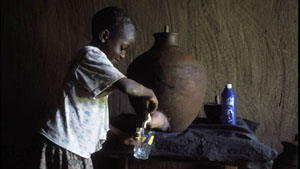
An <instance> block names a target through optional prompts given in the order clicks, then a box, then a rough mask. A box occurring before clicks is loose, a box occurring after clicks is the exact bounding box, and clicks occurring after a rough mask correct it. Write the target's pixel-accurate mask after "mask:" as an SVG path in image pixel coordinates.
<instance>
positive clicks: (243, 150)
mask: <svg viewBox="0 0 300 169" xmlns="http://www.w3.org/2000/svg"><path fill="white" fill-rule="evenodd" d="M201 120H202V121H201ZM199 121H200V122H199ZM257 126H258V123H256V122H252V121H250V120H246V119H242V118H237V125H222V124H213V123H209V122H207V121H205V119H198V122H194V123H193V124H191V125H190V126H189V128H188V129H186V130H185V131H183V132H178V133H166V132H156V134H155V139H154V145H153V146H152V150H151V155H153V156H156V155H157V156H162V157H163V156H166V157H175V158H176V157H177V158H182V157H185V158H189V159H195V160H200V159H205V158H207V159H209V160H211V161H220V162H225V161H226V162H237V161H259V162H269V161H272V160H273V159H275V158H276V156H277V152H276V150H274V149H273V148H271V147H269V146H266V145H264V144H262V143H260V142H259V141H258V140H257V139H256V137H255V135H254V131H255V130H256V128H257Z"/></svg>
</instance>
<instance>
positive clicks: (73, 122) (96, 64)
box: [40, 46, 125, 158]
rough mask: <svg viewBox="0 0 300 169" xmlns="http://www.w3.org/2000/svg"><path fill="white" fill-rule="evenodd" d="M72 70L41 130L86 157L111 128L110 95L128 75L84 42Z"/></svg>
mask: <svg viewBox="0 0 300 169" xmlns="http://www.w3.org/2000/svg"><path fill="white" fill-rule="evenodd" d="M79 57H80V58H81V59H80V61H79V62H78V64H75V65H74V67H73V69H72V71H70V72H69V74H68V76H67V77H70V78H68V80H67V83H66V85H65V87H64V88H63V90H62V93H61V97H60V99H59V103H58V106H57V109H56V111H55V112H52V113H50V114H49V116H48V118H47V120H46V121H45V123H44V124H43V125H42V127H41V131H40V133H41V134H43V135H44V136H45V137H47V138H48V139H49V140H50V141H52V142H54V143H55V144H57V145H59V146H61V147H63V148H65V149H67V150H69V151H71V152H73V153H75V154H77V155H79V156H82V157H84V158H90V155H91V154H92V153H94V152H95V151H98V150H100V149H101V148H102V144H103V143H104V141H105V140H106V134H107V131H108V130H109V112H108V95H109V93H110V91H111V90H112V84H113V83H115V82H116V81H118V80H119V79H121V78H123V77H125V76H124V75H123V74H122V73H121V72H120V71H119V70H118V69H116V68H115V67H114V66H113V64H112V63H111V62H110V60H109V59H108V58H107V57H106V55H105V54H104V53H103V52H102V51H100V50H99V49H98V48H96V47H93V46H85V48H84V49H83V50H82V51H81V52H80V56H79Z"/></svg>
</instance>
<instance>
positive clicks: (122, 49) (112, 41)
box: [106, 31, 135, 64]
mask: <svg viewBox="0 0 300 169" xmlns="http://www.w3.org/2000/svg"><path fill="white" fill-rule="evenodd" d="M134 42H135V32H126V31H125V35H123V36H117V35H115V36H111V37H110V38H109V40H108V41H107V44H106V55H107V57H108V59H109V60H110V61H111V62H112V63H113V64H114V63H117V62H119V61H120V60H121V59H124V58H125V55H126V51H127V49H128V48H130V47H131V46H133V45H134Z"/></svg>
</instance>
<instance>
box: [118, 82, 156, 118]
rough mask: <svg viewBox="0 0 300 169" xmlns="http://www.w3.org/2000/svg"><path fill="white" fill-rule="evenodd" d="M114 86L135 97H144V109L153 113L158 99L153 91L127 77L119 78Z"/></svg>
mask: <svg viewBox="0 0 300 169" xmlns="http://www.w3.org/2000/svg"><path fill="white" fill-rule="evenodd" d="M115 86H116V87H117V88H118V89H119V90H121V91H122V92H124V93H126V94H128V95H130V96H135V97H144V98H145V99H146V102H147V104H146V109H147V111H148V112H149V113H151V114H152V113H154V112H155V111H156V109H157V107H158V101H157V98H156V96H155V94H154V92H153V91H152V90H151V89H149V88H147V87H145V86H143V85H141V84H139V83H138V82H136V81H134V80H131V79H128V78H121V79H120V80H118V81H117V82H116V83H115Z"/></svg>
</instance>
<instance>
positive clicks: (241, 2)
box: [1, 0, 298, 152]
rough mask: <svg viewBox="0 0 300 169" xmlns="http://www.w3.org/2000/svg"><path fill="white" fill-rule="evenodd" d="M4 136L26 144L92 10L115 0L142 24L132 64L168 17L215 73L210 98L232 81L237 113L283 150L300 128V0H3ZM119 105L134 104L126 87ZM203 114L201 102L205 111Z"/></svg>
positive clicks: (114, 108) (115, 109)
mask: <svg viewBox="0 0 300 169" xmlns="http://www.w3.org/2000/svg"><path fill="white" fill-rule="evenodd" d="M1 3H2V5H1V12H2V15H1V28H2V29H1V35H2V36H1V37H2V38H1V48H2V50H1V61H2V62H1V67H2V68H1V70H2V71H1V72H2V73H1V75H2V77H1V81H2V82H1V86H2V87H1V90H2V95H1V103H2V111H1V112H2V115H1V117H2V121H1V129H2V145H6V146H16V145H18V146H20V144H19V143H20V141H22V142H23V143H24V144H26V140H28V139H27V138H28V135H30V134H32V132H33V131H34V129H35V127H36V122H37V121H39V119H40V118H42V116H43V112H45V110H47V109H48V108H49V107H50V106H51V103H52V102H53V101H55V100H56V99H57V91H58V89H59V88H60V86H61V84H62V80H63V78H64V74H65V72H66V70H67V68H68V66H69V64H70V62H71V60H72V59H73V58H74V53H75V52H76V51H77V50H78V49H80V48H81V47H82V46H84V45H87V44H89V42H90V38H91V34H90V33H91V31H90V29H91V28H90V19H91V17H92V15H93V13H95V12H96V11H97V10H99V9H101V8H103V7H107V6H111V5H114V6H118V7H122V8H125V9H126V10H127V11H128V13H129V15H130V16H132V18H133V20H134V21H135V24H136V25H137V35H138V37H137V41H136V45H135V47H134V48H132V49H130V51H129V52H128V56H127V58H126V59H125V60H124V61H123V62H122V63H120V64H119V65H118V68H119V69H120V70H121V71H122V72H124V73H125V72H126V69H127V66H128V64H129V63H130V62H131V61H132V60H133V59H134V58H135V57H137V56H138V55H140V54H142V53H143V52H145V51H146V50H148V49H149V48H150V47H151V46H152V44H153V40H154V38H153V37H152V34H153V33H155V32H160V31H162V30H163V26H164V25H165V24H168V25H169V27H170V31H172V32H178V33H180V41H179V44H180V46H181V47H182V48H184V49H186V50H187V51H189V52H190V53H191V54H193V55H194V56H195V57H196V58H197V59H198V60H200V61H201V62H202V63H203V64H204V66H205V68H206V70H207V74H208V89H207V93H206V97H205V102H210V101H213V100H214V96H215V95H220V94H221V92H222V90H223V88H224V85H225V84H226V83H232V84H233V88H234V90H235V92H236V95H237V113H238V116H239V117H243V118H247V119H250V120H254V121H258V122H260V126H259V128H258V130H257V131H256V135H257V137H258V139H259V140H261V141H262V142H263V143H265V144H267V145H269V146H271V147H274V148H276V149H277V150H279V152H280V151H282V147H281V144H280V141H282V140H290V141H291V140H293V138H294V134H295V133H297V131H298V127H297V126H298V119H297V116H298V114H297V112H298V48H297V47H298V32H297V28H298V9H297V8H298V1H297V0H286V1H282V0H246V1H245V0H228V1H225V0H224V1H216V0H213V1H211V0H181V1H178V0H164V1H161V0H151V1H150V0H148V1H147V0H127V1H125V0H124V1H122V0H115V1H109V0H89V1H71V0H64V1H59V0H52V1H38V0H28V1H17V0H9V1H8V0H7V1H2V2H1ZM110 107H111V115H112V116H116V115H118V114H119V113H134V112H133V109H132V107H131V106H130V104H129V102H128V98H127V96H125V95H123V94H122V93H119V92H116V93H114V94H113V95H112V96H111V98H110ZM199 116H200V117H204V116H205V115H204V113H203V110H201V111H200V112H199Z"/></svg>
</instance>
